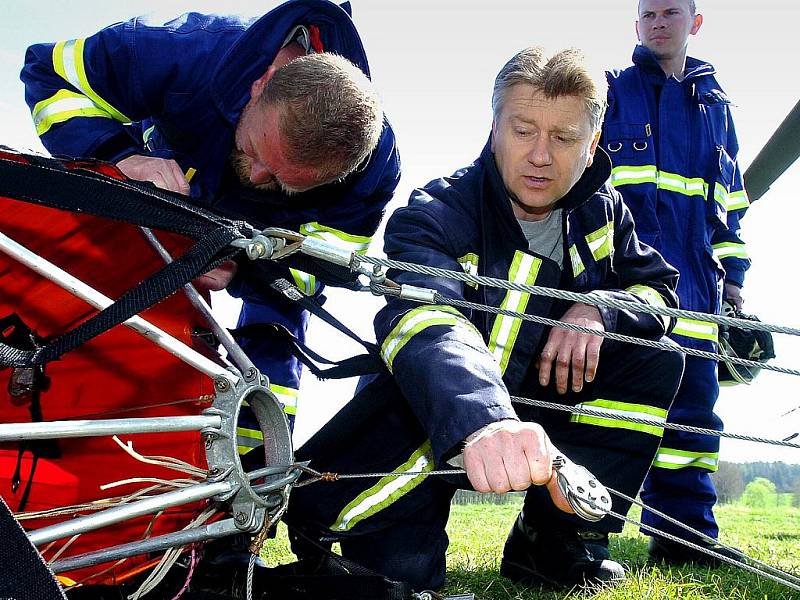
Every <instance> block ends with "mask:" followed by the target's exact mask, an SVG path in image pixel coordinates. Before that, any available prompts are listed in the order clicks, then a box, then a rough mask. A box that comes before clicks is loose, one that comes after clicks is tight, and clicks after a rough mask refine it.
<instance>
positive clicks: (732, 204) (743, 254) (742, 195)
mask: <svg viewBox="0 0 800 600" xmlns="http://www.w3.org/2000/svg"><path fill="white" fill-rule="evenodd" d="M726 114H727V132H728V141H727V147H726V148H725V151H726V153H727V156H726V157H725V160H726V161H727V160H729V161H730V164H729V165H728V168H729V169H731V170H732V180H731V184H730V192H729V193H727V194H726V193H724V190H723V193H722V194H721V198H720V200H723V201H724V202H725V203H726V209H727V217H726V221H727V227H726V228H723V227H721V228H718V229H717V230H716V231H715V232H714V235H713V236H712V240H711V244H712V248H713V251H714V256H715V257H716V258H717V259H719V261H720V262H721V263H722V267H723V268H724V269H725V281H726V282H729V283H733V284H736V285H738V286H739V287H742V285H743V284H744V274H745V271H747V269H749V268H750V258H749V256H748V254H747V248H746V247H745V244H744V242H743V241H742V238H741V237H740V233H739V228H740V225H739V221H740V219H741V218H742V217H743V216H744V213H745V212H746V211H747V208H748V207H749V206H750V201H749V200H748V198H747V192H746V191H745V189H744V181H743V177H742V172H741V170H740V168H739V163H738V160H737V157H738V154H739V143H738V140H737V139H736V129H735V128H734V124H733V118H732V116H731V112H730V110H727V111H726ZM715 199H716V198H715Z"/></svg>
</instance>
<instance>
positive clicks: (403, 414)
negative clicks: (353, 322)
mask: <svg viewBox="0 0 800 600" xmlns="http://www.w3.org/2000/svg"><path fill="white" fill-rule="evenodd" d="M595 81H596V80H594V79H593V78H592V77H591V76H590V74H589V73H588V71H587V70H586V68H585V66H584V65H583V62H582V57H581V55H580V53H579V52H577V51H562V52H559V53H558V54H556V55H555V56H553V57H552V58H550V59H548V58H546V57H545V56H544V55H543V53H542V51H541V50H540V49H536V48H530V49H527V50H524V51H522V52H520V53H519V54H517V55H516V56H515V57H514V58H512V59H511V61H509V63H508V64H507V65H506V66H505V67H504V68H503V69H502V70H501V72H500V74H499V75H498V77H497V80H496V83H495V90H494V96H493V108H494V122H493V127H492V134H491V139H490V141H489V143H488V144H487V145H486V147H485V148H484V149H483V151H482V153H481V155H480V156H479V158H478V159H477V161H476V162H475V163H474V164H472V165H470V166H468V167H466V168H464V169H462V170H460V171H458V172H456V173H455V174H454V175H452V176H451V177H447V178H442V179H437V180H435V181H433V182H431V183H429V184H428V185H427V186H425V187H424V188H421V189H417V190H415V191H414V192H413V193H412V196H411V200H410V203H409V206H408V207H406V208H402V209H399V210H398V211H396V212H395V213H394V214H393V215H392V217H391V218H390V219H389V222H388V225H387V229H386V236H385V250H386V253H387V255H388V256H389V257H390V258H392V259H396V260H403V261H410V262H414V263H420V264H423V265H429V266H432V267H440V268H444V269H450V270H456V271H461V270H463V271H466V272H468V273H476V274H480V275H485V276H491V277H499V278H503V279H508V280H510V281H514V282H519V283H527V284H536V285H542V286H549V287H554V288H561V289H565V290H572V291H576V292H590V291H593V292H596V293H597V294H598V295H600V296H601V297H606V298H616V299H621V300H627V301H630V302H637V303H642V304H643V305H645V304H649V305H656V306H670V307H675V306H676V305H677V300H676V296H675V292H674V290H675V285H676V283H677V273H676V272H675V270H674V269H672V268H671V267H670V266H668V265H667V264H666V263H665V262H664V260H663V259H662V258H661V256H660V255H659V254H658V253H657V252H656V251H654V250H653V249H652V248H650V247H648V246H645V245H643V244H641V243H640V242H639V241H638V238H637V236H636V232H635V231H634V226H633V220H632V218H631V215H630V212H629V211H628V209H627V208H626V207H625V205H624V204H623V202H622V199H621V197H620V195H619V194H618V193H617V192H615V191H614V190H613V188H611V187H610V186H609V185H608V184H607V183H606V181H607V179H608V177H609V175H610V173H611V165H610V162H609V160H608V157H607V155H606V154H605V153H604V152H603V151H601V150H597V151H596V145H597V142H598V139H599V136H600V124H601V122H602V115H603V110H604V107H605V95H606V90H605V86H602V87H601V86H600V85H598V84H596V83H595ZM389 276H390V277H391V278H392V279H394V280H395V281H397V282H398V283H400V284H410V285H414V286H420V287H424V288H431V289H434V290H437V291H438V292H440V293H442V294H443V295H445V296H448V297H450V298H454V299H465V300H469V301H475V302H481V303H486V304H489V305H492V306H498V307H503V308H508V309H511V310H514V311H520V312H525V313H529V314H537V315H545V316H550V317H554V318H560V319H562V320H564V321H566V322H569V323H575V324H579V325H584V326H586V327H590V328H593V329H596V330H598V331H611V332H617V333H621V334H628V335H635V336H641V337H645V338H648V339H653V340H660V339H665V338H664V337H663V336H664V335H665V333H666V332H667V331H668V330H669V329H670V328H671V323H670V320H669V319H665V318H662V317H658V316H653V315H648V314H643V313H638V312H632V311H628V310H619V309H610V308H596V307H594V306H589V305H586V304H582V303H570V302H561V301H554V300H551V299H549V298H546V297H543V296H537V295H530V294H528V293H523V292H516V291H505V290H499V289H495V288H486V287H482V286H477V285H472V284H470V283H462V282H458V281H454V280H451V279H445V278H438V277H433V276H427V275H418V274H411V273H406V272H395V271H390V272H389ZM375 329H376V334H377V340H378V342H379V343H380V344H381V352H382V356H383V359H384V361H385V363H386V365H387V366H388V368H389V370H390V371H391V373H392V375H393V377H389V376H388V375H380V376H375V377H372V378H370V379H366V380H362V382H361V385H360V388H359V390H358V393H357V395H356V397H355V398H354V400H353V401H352V402H351V403H350V404H349V405H347V406H346V407H345V408H344V409H343V410H342V411H341V412H340V413H339V414H338V415H337V416H336V417H335V418H334V419H333V420H332V421H331V422H330V423H329V424H328V425H327V426H326V427H325V428H323V429H322V430H321V431H320V432H319V433H318V434H317V436H315V437H314V438H312V439H311V440H310V441H309V442H308V443H307V444H306V446H304V447H303V448H301V449H300V451H299V456H300V458H312V459H313V461H312V466H313V467H315V468H317V469H321V470H325V471H337V472H344V473H347V472H351V473H352V472H383V471H390V470H393V471H396V472H403V471H408V472H412V473H416V472H419V471H430V470H433V469H436V468H443V467H446V466H447V465H446V462H447V461H448V460H449V459H452V458H453V457H455V456H456V455H458V454H461V453H463V461H464V466H465V469H466V472H467V476H468V479H469V482H470V483H471V485H472V487H474V489H476V490H478V491H482V492H489V491H494V492H499V493H502V492H507V491H510V490H512V489H513V490H524V489H528V492H527V494H526V499H525V506H524V510H523V511H522V514H521V515H520V516H519V518H518V519H517V522H516V523H515V524H514V526H513V528H512V532H511V534H510V536H509V539H508V542H507V544H506V548H505V551H504V557H503V562H502V566H501V573H503V574H504V575H507V576H508V577H511V578H512V579H515V580H517V581H521V582H524V583H538V582H545V583H550V584H555V585H565V586H572V585H580V584H583V583H585V582H589V583H592V582H599V581H608V580H618V579H621V578H623V577H624V571H623V569H622V567H621V566H620V565H619V564H618V563H616V562H614V561H612V560H610V559H609V557H608V550H607V536H606V533H607V532H608V531H619V530H620V529H621V528H622V523H620V522H618V521H615V520H613V519H611V518H609V517H606V518H604V519H603V520H602V521H600V525H599V528H598V529H597V531H596V532H595V538H597V537H599V538H600V539H593V540H592V541H593V543H594V547H595V550H594V554H593V552H592V549H591V547H590V546H589V545H587V542H586V540H584V539H583V538H582V537H581V535H580V534H581V531H582V529H583V525H582V523H581V522H580V520H579V519H578V518H577V517H576V516H575V515H571V514H568V513H567V512H565V511H564V510H563V509H564V508H565V504H564V498H563V497H562V496H560V494H559V492H558V491H557V489H556V488H555V487H554V484H555V478H553V477H552V473H553V471H552V459H553V456H554V455H555V453H556V452H557V451H558V452H563V453H564V454H565V455H566V456H568V457H569V458H571V459H572V460H573V461H575V462H577V463H578V464H582V465H585V466H586V467H587V468H589V470H590V471H592V472H593V473H594V474H595V475H596V476H597V477H598V479H599V480H600V481H602V482H603V483H604V484H606V485H608V486H610V487H613V488H615V489H618V490H620V491H623V492H625V493H627V494H630V495H632V496H635V495H636V493H637V491H638V489H639V486H640V485H641V482H642V480H643V479H644V477H645V474H646V472H647V469H648V467H649V465H650V463H651V462H652V459H653V456H654V455H655V452H656V449H657V447H658V445H659V442H660V440H661V436H662V433H663V429H662V428H661V427H658V426H652V425H650V426H645V425H637V424H632V423H629V422H625V421H622V420H619V419H616V418H614V415H631V416H641V417H646V418H651V419H656V420H664V419H665V418H666V414H667V409H668V408H669V405H670V403H671V402H672V398H673V396H674V394H675V391H676V389H677V387H678V382H679V380H680V376H681V372H682V368H683V360H682V356H681V355H680V354H677V353H673V352H666V351H660V350H654V349H649V348H642V347H639V346H631V345H624V344H621V343H617V342H614V341H610V340H606V341H603V340H602V338H600V337H599V336H595V335H588V334H580V333H574V332H568V331H566V330H564V329H561V328H553V329H548V328H544V327H542V326H540V325H537V324H534V323H531V322H528V321H523V320H521V319H519V318H515V317H511V316H502V315H501V316H495V315H489V314H487V313H485V312H480V311H462V310H457V309H455V308H453V307H450V306H446V305H420V304H417V303H414V302H410V301H407V300H399V299H389V301H388V304H387V306H386V307H385V308H383V309H382V310H381V311H380V312H379V314H378V315H377V317H376V319H375ZM601 342H602V344H601ZM511 395H520V396H526V397H534V398H539V399H543V400H551V401H555V402H560V403H564V404H569V405H576V406H583V407H601V408H603V409H606V410H608V411H609V412H610V413H611V415H610V416H608V417H604V418H595V417H586V416H570V415H569V414H565V413H562V412H547V411H543V410H542V411H540V410H535V409H528V408H523V407H518V408H517V410H515V409H514V408H513V407H512V405H511V400H510V396H511ZM556 449H557V450H556ZM464 483H466V482H464ZM454 489H455V487H454V485H453V484H451V483H449V482H446V481H444V480H443V479H442V478H439V477H427V478H426V477H425V476H423V475H412V476H407V477H392V476H384V477H376V478H374V479H369V480H358V479H356V480H354V479H349V480H342V481H338V482H335V483H326V484H317V485H313V486H309V487H304V488H300V489H296V490H295V491H294V492H293V496H292V500H291V502H290V509H289V514H288V517H287V519H288V521H289V523H290V525H291V526H292V527H293V529H294V531H295V532H297V534H296V535H295V541H296V542H297V543H296V547H297V548H298V549H299V550H300V553H301V554H302V553H303V552H307V551H308V550H309V549H308V544H306V543H301V542H303V541H304V540H305V541H307V539H308V538H310V537H315V538H316V539H317V540H322V541H325V542H330V541H331V540H333V539H339V540H341V548H342V552H343V554H344V556H346V557H349V558H352V559H354V560H356V561H358V562H360V563H362V564H364V565H366V566H367V567H370V568H372V569H374V570H376V571H379V572H381V573H383V574H384V575H387V576H389V577H391V578H394V579H401V580H406V581H410V582H412V584H413V585H414V586H415V587H417V588H437V587H439V586H441V585H442V583H443V582H444V575H445V552H446V549H447V545H448V539H447V535H446V533H445V524H446V522H447V517H448V513H449V501H450V499H451V497H452V494H453V493H454ZM614 509H615V510H618V511H620V512H622V513H624V512H626V511H627V509H628V506H627V505H625V504H624V503H621V502H619V501H617V500H614ZM598 532H599V533H598ZM604 542H605V544H604ZM301 546H305V547H301Z"/></svg>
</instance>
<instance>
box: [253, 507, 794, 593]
mask: <svg viewBox="0 0 800 600" xmlns="http://www.w3.org/2000/svg"><path fill="white" fill-rule="evenodd" d="M518 510H519V504H518V503H512V504H504V505H491V504H482V505H462V506H453V509H452V513H451V517H450V523H449V525H448V527H447V530H448V534H449V536H450V550H449V552H448V557H447V560H448V584H447V586H446V588H445V589H444V590H443V593H445V594H457V593H466V592H472V593H474V594H475V597H476V598H477V599H478V600H532V599H543V600H555V599H562V598H570V599H576V600H577V599H588V598H592V599H596V600H612V599H614V600H639V599H644V598H647V599H672V598H679V599H685V600H710V599H721V598H725V599H728V598H730V599H734V600H756V599H757V600H765V599H770V600H772V599H778V598H800V592H795V591H793V590H791V589H789V588H786V587H784V586H781V585H779V584H777V583H773V582H771V581H768V580H766V579H763V578H760V577H758V576H756V575H753V574H750V573H747V572H745V571H743V570H741V569H737V568H735V567H722V568H719V569H713V570H711V569H701V568H688V567H684V568H674V567H673V568H670V567H666V566H663V565H660V566H648V565H647V564H646V561H647V538H645V537H643V536H642V535H640V534H639V533H638V532H637V531H636V529H635V528H634V527H632V526H629V525H626V526H625V530H624V531H623V532H622V533H621V534H620V535H618V536H613V537H612V540H611V553H612V556H613V557H614V558H615V559H616V560H618V561H619V562H621V563H622V564H623V565H624V566H625V567H626V569H627V571H628V580H627V581H626V582H625V583H623V584H621V585H618V586H616V587H614V588H609V589H600V590H585V589H584V590H582V589H574V590H566V591H564V590H561V591H558V592H554V591H552V590H549V589H547V588H524V587H520V586H515V585H514V584H512V583H511V582H510V581H509V580H507V579H505V578H503V577H501V576H500V574H499V573H498V567H499V564H500V556H501V553H502V548H503V543H504V541H505V538H506V534H507V533H508V530H509V528H510V527H511V524H512V522H513V521H514V518H516V515H517V512H518ZM715 512H716V515H717V519H718V521H719V523H720V529H721V531H722V535H721V539H722V541H723V542H725V543H727V544H731V545H734V546H736V547H738V548H739V549H741V550H742V551H744V552H746V553H747V554H749V555H750V556H753V557H755V558H757V559H760V560H763V561H765V562H767V563H769V564H770V565H773V566H776V567H779V568H781V569H784V570H788V571H790V572H792V573H793V574H795V575H800V509H796V508H791V507H781V508H773V509H769V510H755V509H751V508H746V507H741V506H721V507H718V508H717V509H716V511H715ZM631 517H634V518H638V514H637V512H635V511H632V512H631ZM281 527H282V531H281V532H280V533H279V536H278V539H277V540H274V541H273V542H270V543H268V544H267V546H266V547H265V549H264V552H263V556H264V558H265V560H267V562H268V563H270V564H279V563H285V562H290V561H291V560H292V555H291V553H290V552H289V550H288V544H287V541H286V535H285V530H284V529H283V526H281Z"/></svg>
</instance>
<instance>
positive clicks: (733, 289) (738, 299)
mask: <svg viewBox="0 0 800 600" xmlns="http://www.w3.org/2000/svg"><path fill="white" fill-rule="evenodd" d="M722 297H723V298H725V300H727V301H728V302H730V303H731V305H733V307H734V308H735V309H736V312H739V311H741V310H742V306H744V298H742V288H740V287H739V286H738V285H736V284H735V283H728V282H727V281H726V282H725V291H724V293H723V296H722Z"/></svg>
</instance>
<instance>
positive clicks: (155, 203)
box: [0, 150, 252, 239]
mask: <svg viewBox="0 0 800 600" xmlns="http://www.w3.org/2000/svg"><path fill="white" fill-rule="evenodd" d="M8 156H9V155H8V154H5V153H3V152H2V151H1V150H0V196H5V197H7V198H14V199H16V200H22V201H24V202H29V203H32V204H38V205H40V206H47V207H50V208H58V209H61V210H67V211H70V212H82V213H87V214H91V215H95V216H98V217H105V218H108V219H114V220H117V221H123V222H125V223H131V224H133V225H140V226H142V227H151V228H154V229H162V230H164V231H170V232H173V233H178V234H181V235H185V236H187V237H190V238H193V239H200V238H202V237H203V236H205V235H208V234H209V233H210V232H211V231H212V230H214V229H217V228H219V227H231V228H233V229H235V230H237V231H239V232H243V233H246V235H247V236H248V237H249V233H250V232H251V230H252V228H251V227H250V226H249V225H247V224H246V223H245V222H243V221H234V220H231V219H227V218H224V217H221V216H219V215H216V214H214V213H212V212H210V211H208V210H206V209H204V208H201V207H199V206H196V205H194V204H191V203H190V202H188V201H187V199H186V197H185V196H181V195H180V194H175V193H173V192H169V191H166V190H161V189H159V188H156V187H154V186H153V185H152V184H149V183H146V182H140V181H131V180H124V181H123V180H119V179H115V178H113V177H110V176H107V175H103V174H102V173H99V172H97V171H93V170H91V168H92V167H93V166H95V167H97V168H100V166H101V164H100V163H92V162H90V161H84V162H82V163H79V164H80V165H85V167H82V168H68V167H67V166H65V164H64V163H62V162H61V161H58V160H56V159H52V158H43V157H37V156H28V155H14V156H17V157H19V160H13V159H11V158H8Z"/></svg>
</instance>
